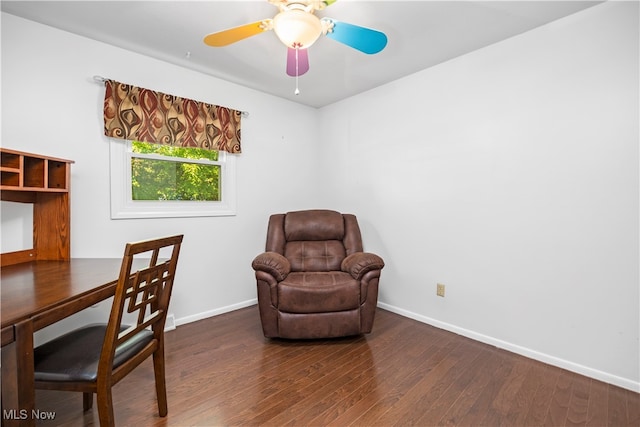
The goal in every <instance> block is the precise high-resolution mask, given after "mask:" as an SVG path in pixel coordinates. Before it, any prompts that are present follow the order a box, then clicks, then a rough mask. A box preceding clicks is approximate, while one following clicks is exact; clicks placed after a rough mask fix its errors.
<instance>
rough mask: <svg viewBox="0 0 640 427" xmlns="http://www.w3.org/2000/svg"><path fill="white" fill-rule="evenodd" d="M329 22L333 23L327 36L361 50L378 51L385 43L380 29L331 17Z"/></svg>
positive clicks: (365, 51)
mask: <svg viewBox="0 0 640 427" xmlns="http://www.w3.org/2000/svg"><path fill="white" fill-rule="evenodd" d="M331 22H332V23H333V31H330V32H327V37H329V38H330V39H334V40H336V41H338V42H340V43H343V44H346V45H347V46H350V47H352V48H354V49H357V50H359V51H361V52H364V53H368V54H374V53H378V52H380V51H381V50H382V49H384V47H385V46H386V45H387V36H386V35H385V34H384V33H382V32H380V31H377V30H372V29H370V28H365V27H360V26H358V25H353V24H348V23H346V22H340V21H336V20H335V19H331Z"/></svg>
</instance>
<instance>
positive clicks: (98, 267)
mask: <svg viewBox="0 0 640 427" xmlns="http://www.w3.org/2000/svg"><path fill="white" fill-rule="evenodd" d="M121 263H122V259H121V258H120V259H118V258H113V259H112V258H74V259H71V260H69V261H32V262H26V263H22V264H15V265H10V266H6V267H2V269H1V270H0V281H1V283H0V304H1V307H0V310H1V311H0V316H1V317H2V325H1V327H2V328H4V327H5V326H9V325H12V324H15V323H16V322H19V321H21V320H24V319H26V318H29V317H31V316H33V315H35V314H38V313H41V312H44V311H47V310H51V309H54V308H56V307H58V306H60V305H62V304H65V303H67V302H70V301H74V300H78V299H81V298H83V296H85V295H88V294H91V293H93V292H96V291H97V290H100V289H103V288H108V287H114V289H115V284H116V282H117V280H118V275H119V273H120V265H121Z"/></svg>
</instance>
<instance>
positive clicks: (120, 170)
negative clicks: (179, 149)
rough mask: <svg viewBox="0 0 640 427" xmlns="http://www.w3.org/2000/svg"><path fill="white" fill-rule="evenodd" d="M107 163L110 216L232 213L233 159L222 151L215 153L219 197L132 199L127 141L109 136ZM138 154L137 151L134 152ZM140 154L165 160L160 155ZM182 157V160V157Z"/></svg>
mask: <svg viewBox="0 0 640 427" xmlns="http://www.w3.org/2000/svg"><path fill="white" fill-rule="evenodd" d="M109 140H110V144H109V145H110V150H109V151H110V162H111V166H110V168H111V219H130V218H185V217H198V216H234V215H236V158H235V156H233V155H229V154H227V153H226V152H225V151H220V152H219V153H218V161H216V162H212V164H217V165H219V166H220V181H221V182H220V184H221V188H220V194H221V198H222V200H220V201H215V202H208V201H184V200H151V201H149V200H133V198H132V195H131V158H132V154H133V153H132V149H131V141H127V140H123V139H115V138H109ZM136 156H138V154H136ZM144 157H149V158H156V159H159V160H166V157H164V156H154V155H145V156H144ZM182 160H185V159H182Z"/></svg>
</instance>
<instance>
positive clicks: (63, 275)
mask: <svg viewBox="0 0 640 427" xmlns="http://www.w3.org/2000/svg"><path fill="white" fill-rule="evenodd" d="M121 262H122V260H121V259H106V258H102V259H90V258H74V259H71V260H67V261H32V262H27V263H21V264H15V265H10V266H4V267H2V269H1V272H0V280H1V286H0V303H1V311H0V317H1V326H0V327H1V332H2V334H1V338H2V410H3V418H5V415H6V414H11V415H10V416H9V418H5V419H3V425H6V426H9V425H18V424H19V425H21V426H23V425H34V424H35V419H33V417H32V410H34V409H36V408H34V404H35V390H34V374H33V332H34V331H37V330H39V329H42V328H44V327H45V326H48V325H50V324H52V323H55V322H57V321H59V320H61V319H63V318H65V317H68V316H70V315H72V314H74V313H77V312H79V311H81V310H83V309H85V308H87V307H90V306H92V305H94V304H96V303H98V302H100V301H103V300H105V299H107V298H109V297H111V296H113V294H114V292H115V287H116V283H117V280H118V275H119V273H120V264H121ZM105 321H106V319H105ZM12 410H14V412H11V411H12ZM23 415H24V416H26V418H25V419H19V418H20V417H22V416H23ZM10 418H13V419H10Z"/></svg>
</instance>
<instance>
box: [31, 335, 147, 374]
mask: <svg viewBox="0 0 640 427" xmlns="http://www.w3.org/2000/svg"><path fill="white" fill-rule="evenodd" d="M127 328H128V326H124V325H123V326H122V327H121V329H120V331H124V330H126V329H127ZM106 329H107V325H106V324H104V325H103V324H97V325H88V326H85V327H83V328H80V329H76V330H74V331H71V332H69V333H67V334H65V335H62V336H60V337H58V338H55V339H53V340H51V341H49V342H47V343H45V344H42V345H40V346H38V347H37V348H36V349H35V351H34V360H35V380H36V381H56V382H77V381H83V382H93V381H96V378H97V375H98V363H99V361H100V352H101V351H102V345H103V342H104V336H105V333H106ZM152 339H153V332H151V331H150V330H147V329H145V330H143V331H141V332H140V333H138V334H136V335H134V336H133V337H132V338H131V339H130V340H128V341H127V342H125V343H124V344H122V345H120V346H119V347H118V348H117V349H116V352H115V357H114V360H113V366H114V368H116V367H118V366H120V365H121V364H122V363H124V362H125V361H126V360H127V359H128V358H129V357H131V356H132V355H134V354H136V353H137V352H138V351H140V350H141V349H142V348H143V347H144V346H146V345H147V344H148V343H149V342H151V340H152Z"/></svg>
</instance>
